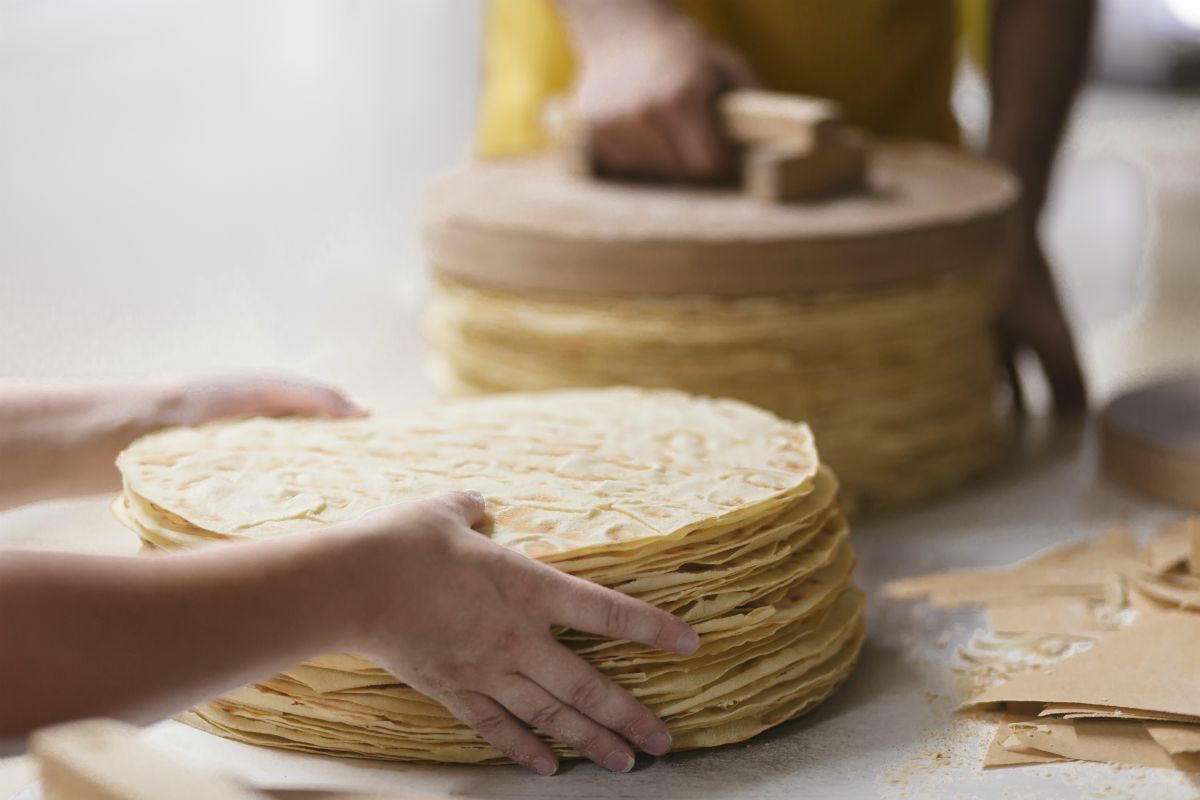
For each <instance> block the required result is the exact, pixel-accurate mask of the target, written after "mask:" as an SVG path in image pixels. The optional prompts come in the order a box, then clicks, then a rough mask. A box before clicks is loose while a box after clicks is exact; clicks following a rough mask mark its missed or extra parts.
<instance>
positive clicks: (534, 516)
mask: <svg viewBox="0 0 1200 800" xmlns="http://www.w3.org/2000/svg"><path fill="white" fill-rule="evenodd" d="M117 466H118V467H119V468H120V470H121V474H122V476H123V478H124V481H125V486H126V490H127V491H129V492H133V493H134V494H136V495H138V496H139V497H141V498H144V499H145V500H146V501H149V502H150V503H153V504H155V505H156V506H158V507H160V508H162V509H163V510H165V511H167V512H169V513H172V514H176V515H178V516H179V517H181V518H183V519H184V520H186V521H187V522H189V523H191V524H193V525H195V526H197V527H200V528H203V529H205V530H208V531H213V532H216V533H219V534H224V535H228V536H234V537H239V538H241V537H244V538H259V537H264V536H271V535H274V534H279V533H284V532H291V531H297V530H304V529H306V528H313V527H318V526H323V525H328V524H332V523H338V522H345V521H348V520H352V519H356V518H358V517H360V516H361V515H362V514H364V513H366V512H368V511H370V510H371V509H374V508H378V507H380V506H386V505H389V504H392V503H396V502H400V501H404V500H411V499H415V498H419V497H427V496H430V495H434V494H437V493H439V492H443V491H447V490H451V489H476V490H478V491H480V492H482V493H483V495H484V497H485V498H486V499H487V510H488V519H487V520H486V521H485V523H484V525H482V526H481V530H482V531H483V532H484V533H487V534H488V535H490V536H491V537H492V538H493V539H495V540H496V541H498V542H499V543H500V544H502V545H504V546H506V547H508V548H510V549H513V550H517V551H518V552H522V553H525V554H526V555H529V556H532V557H535V558H541V559H544V560H548V561H556V560H560V559H562V558H566V557H574V556H579V555H581V554H585V553H588V552H595V551H599V550H609V551H611V550H621V549H625V548H636V547H637V546H638V544H639V543H642V544H644V543H645V542H646V541H648V540H650V539H653V538H658V537H682V536H684V535H685V534H687V533H688V532H690V531H694V530H697V529H700V528H707V527H711V526H713V525H728V524H731V523H740V522H742V521H747V520H753V519H755V518H756V516H758V515H761V514H764V513H770V512H772V511H774V512H775V513H778V510H779V508H780V507H781V503H785V502H793V501H795V500H798V499H800V498H801V497H803V496H804V495H805V494H807V493H808V492H810V491H811V490H812V487H813V482H814V476H815V475H816V471H817V466H818V458H817V452H816V449H815V447H814V445H813V440H812V435H811V434H810V432H809V430H808V428H807V426H805V425H803V424H797V423H791V422H787V421H784V420H781V419H779V418H778V417H776V416H774V415H773V414H770V413H768V412H766V411H762V410H760V409H757V408H755V407H753V406H750V405H747V404H745V403H740V402H737V401H733V400H714V399H709V398H698V397H692V396H690V395H687V394H683V393H681V392H675V391H649V390H641V389H629V388H615V389H596V390H576V391H558V392H544V393H536V394H509V395H496V396H491V397H486V398H483V399H479V400H470V401H465V402H459V403H452V404H448V405H444V406H441V407H439V408H433V409H429V410H426V411H423V412H420V413H418V414H414V415H411V416H408V417H403V418H397V419H351V420H297V419H288V420H274V419H251V420H244V421H239V422H223V423H214V424H210V425H206V426H203V427H199V428H177V429H173V430H168V431H163V432H160V433H156V434H152V435H150V436H147V437H145V438H142V439H140V440H138V441H137V442H135V443H134V444H133V445H131V446H130V447H129V448H128V449H127V450H126V451H125V452H123V453H122V454H121V455H120V457H119V458H118V460H117Z"/></svg>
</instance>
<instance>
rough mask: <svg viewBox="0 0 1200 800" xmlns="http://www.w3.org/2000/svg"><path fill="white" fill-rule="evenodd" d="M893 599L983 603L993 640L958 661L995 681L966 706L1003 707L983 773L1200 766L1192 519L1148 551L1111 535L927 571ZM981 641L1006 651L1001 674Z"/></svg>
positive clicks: (1198, 620) (1198, 554) (1199, 561)
mask: <svg viewBox="0 0 1200 800" xmlns="http://www.w3.org/2000/svg"><path fill="white" fill-rule="evenodd" d="M887 591H888V593H889V594H891V595H892V596H894V597H899V598H915V597H926V598H928V599H930V600H931V601H932V602H933V603H935V604H937V605H940V606H944V607H957V606H969V605H982V606H985V607H986V608H987V619H988V626H989V628H990V631H989V633H988V634H986V635H985V636H984V637H980V636H978V635H977V636H976V639H975V640H973V641H972V643H971V644H970V645H968V647H967V648H965V649H964V653H963V654H964V656H965V657H966V658H967V659H968V661H975V662H977V663H981V664H982V666H983V667H984V668H986V669H987V670H988V673H990V674H985V678H987V679H986V680H985V681H983V682H984V683H985V685H986V684H992V685H986V688H984V689H983V691H981V692H978V693H976V694H975V695H974V696H973V697H972V698H971V699H970V700H969V703H968V704H969V705H971V706H990V705H996V704H1003V706H1004V707H1005V715H1004V716H1003V718H1002V719H1001V720H1000V723H999V726H998V728H997V730H996V733H995V736H994V737H993V739H992V742H991V745H990V747H989V748H988V750H987V753H986V754H985V756H984V766H986V767H1000V766H1014V765H1022V764H1042V763H1046V762H1049V761H1063V760H1079V761H1100V762H1108V763H1115V764H1126V765H1133V766H1149V767H1163V768H1168V769H1178V770H1184V771H1188V772H1200V615H1198V614H1197V613H1196V612H1197V611H1198V610H1200V520H1197V519H1190V520H1183V521H1179V522H1173V523H1170V524H1167V525H1164V526H1163V527H1162V528H1161V529H1160V530H1159V531H1158V532H1157V534H1156V535H1155V536H1153V537H1152V538H1151V539H1150V541H1149V543H1148V544H1147V545H1145V546H1143V545H1141V544H1140V543H1139V542H1138V540H1137V539H1136V538H1135V537H1134V536H1133V534H1132V532H1131V531H1129V530H1126V529H1115V530H1113V531H1111V532H1109V533H1108V534H1106V535H1104V536H1102V537H1100V538H1097V539H1092V540H1086V541H1081V542H1072V543H1070V544H1066V545H1061V546H1058V547H1054V548H1051V549H1049V550H1047V551H1044V552H1042V553H1038V554H1036V555H1035V556H1033V557H1031V558H1029V559H1026V560H1025V561H1022V562H1020V563H1018V564H1015V565H1012V566H1010V567H1004V568H1000V569H974V570H954V571H950V572H943V573H936V574H932V575H922V576H917V577H914V578H908V579H905V580H901V581H897V582H895V583H892V584H890V585H889V586H888V587H887ZM980 642H982V645H981V644H980ZM983 647H986V648H987V649H988V650H990V651H991V652H992V653H1001V654H1002V655H1003V660H1002V661H999V662H995V663H999V664H1001V665H1002V668H1001V669H999V670H995V669H992V668H991V667H990V666H989V662H990V661H991V659H990V658H989V659H986V660H982V661H980V655H979V654H980V653H981V651H982V649H983ZM1046 655H1049V656H1051V657H1049V658H1042V657H1040V656H1046ZM1031 656H1032V658H1031ZM993 678H999V680H992V679H993Z"/></svg>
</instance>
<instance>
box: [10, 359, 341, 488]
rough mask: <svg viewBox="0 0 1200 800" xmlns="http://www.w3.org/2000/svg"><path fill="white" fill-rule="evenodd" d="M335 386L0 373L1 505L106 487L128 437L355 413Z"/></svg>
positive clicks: (114, 480)
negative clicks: (232, 420)
mask: <svg viewBox="0 0 1200 800" xmlns="http://www.w3.org/2000/svg"><path fill="white" fill-rule="evenodd" d="M361 413H362V410H361V409H360V408H358V407H357V406H356V405H354V404H353V403H351V402H350V401H348V400H347V399H346V398H345V397H343V396H342V395H341V394H339V393H338V392H337V391H335V390H333V389H330V388H328V387H325V386H319V385H317V384H313V383H307V382H302V381H294V380H287V379H272V378H255V377H231V378H218V379H213V380H200V381H191V382H177V383H169V382H142V383H107V384H92V385H85V384H58V383H43V382H36V381H17V380H0V509H4V508H8V507H11V506H15V505H20V504H22V503H30V502H34V501H37V500H46V499H50V498H53V497H70V496H74V495H82V494H91V493H96V492H102V491H107V490H112V489H115V488H117V487H118V486H119V485H120V477H119V476H118V474H117V470H116V468H115V467H114V466H113V461H114V460H115V459H116V457H117V454H118V453H119V452H120V451H121V450H122V449H124V448H125V447H126V446H127V445H128V444H129V443H130V442H132V441H133V440H134V439H136V438H137V437H139V436H142V435H143V434H146V433H150V432H151V431H154V430H157V429H159V428H165V427H169V426H171V425H196V424H199V423H202V422H206V421H208V420H211V419H218V418H221V417H232V416H251V415H264V416H287V415H293V414H296V415H306V416H352V415H356V414H361Z"/></svg>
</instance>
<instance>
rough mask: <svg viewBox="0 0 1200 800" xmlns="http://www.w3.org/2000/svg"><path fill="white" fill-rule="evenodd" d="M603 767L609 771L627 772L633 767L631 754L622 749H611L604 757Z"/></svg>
mask: <svg viewBox="0 0 1200 800" xmlns="http://www.w3.org/2000/svg"><path fill="white" fill-rule="evenodd" d="M604 768H605V769H606V770H608V771H609V772H629V770H631V769H633V756H631V755H629V753H626V752H625V751H623V750H613V751H612V752H611V753H609V754H608V755H606V756H605V757H604Z"/></svg>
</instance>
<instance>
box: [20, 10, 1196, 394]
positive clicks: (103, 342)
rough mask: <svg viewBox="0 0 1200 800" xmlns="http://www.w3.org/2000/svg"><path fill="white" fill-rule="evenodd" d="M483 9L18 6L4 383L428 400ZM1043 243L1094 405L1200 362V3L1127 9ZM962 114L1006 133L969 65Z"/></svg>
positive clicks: (968, 122) (1103, 47) (1110, 33)
mask: <svg viewBox="0 0 1200 800" xmlns="http://www.w3.org/2000/svg"><path fill="white" fill-rule="evenodd" d="M484 12H485V6H484V4H483V3H482V2H480V1H479V0H408V1H407V2H392V1H389V0H353V1H352V2H334V1H333V0H236V1H234V0H172V1H171V2H169V3H164V2H161V1H160V0H108V2H105V3H94V2H90V1H89V0H4V2H2V3H0V342H2V345H0V374H3V375H23V376H30V377H100V376H114V377H115V376H144V375H160V374H185V373H186V374H193V373H198V372H213V371H224V370H228V369H235V370H240V369H260V368H270V369H286V370H293V371H298V372H304V373H309V374H313V375H316V376H318V377H321V378H324V379H327V380H332V381H335V382H338V383H341V384H343V385H346V386H348V387H349V388H350V390H351V391H352V392H353V393H355V394H356V395H358V396H360V397H362V398H363V399H365V400H367V401H368V402H370V403H372V404H373V405H375V406H376V407H382V408H388V407H391V406H400V405H409V404H412V403H415V402H420V401H422V400H424V399H426V398H427V397H428V396H429V394H428V389H427V388H426V386H425V383H424V380H423V378H422V375H421V372H420V363H421V355H420V347H419V345H420V320H419V316H420V310H421V307H422V297H423V292H424V270H423V264H422V259H421V254H420V248H419V239H418V224H417V218H418V217H417V213H418V207H419V198H420V191H421V186H422V184H423V182H424V181H425V180H426V179H427V178H428V177H429V176H430V175H432V174H434V173H435V172H437V171H438V170H440V169H443V168H445V167H447V166H449V165H450V164H452V163H454V162H455V161H457V160H460V159H462V158H465V157H467V156H468V155H469V139H470V129H471V122H472V118H473V105H474V99H475V88H476V82H477V73H478V69H479V55H478V43H479V37H480V29H481V23H482V18H483V14H484ZM1098 35H1099V41H1098V44H1097V48H1096V59H1097V64H1096V69H1095V74H1096V76H1097V77H1096V79H1095V80H1093V82H1092V84H1091V86H1090V87H1089V89H1088V90H1087V91H1086V93H1085V95H1084V96H1083V98H1082V100H1081V102H1080V104H1079V106H1078V108H1077V114H1076V117H1075V119H1074V122H1073V125H1072V128H1071V132H1070V135H1069V140H1068V142H1067V143H1066V146H1065V148H1064V150H1063V152H1062V155H1061V158H1060V162H1059V169H1058V174H1057V182H1056V187H1055V190H1054V193H1053V195H1052V197H1051V203H1050V209H1049V213H1048V215H1047V218H1046V227H1045V229H1044V235H1045V238H1046V241H1047V245H1048V250H1049V252H1050V254H1051V255H1052V259H1053V261H1054V263H1055V265H1056V266H1057V268H1058V270H1059V275H1060V279H1061V281H1062V282H1063V284H1064V288H1065V292H1066V298H1067V303H1068V306H1069V309H1070V312H1071V314H1072V316H1073V318H1074V319H1075V321H1076V323H1077V325H1078V326H1080V328H1081V329H1082V336H1081V344H1082V347H1083V350H1084V357H1085V359H1086V361H1087V366H1088V367H1089V372H1090V374H1091V376H1092V378H1093V390H1094V396H1095V398H1103V397H1105V396H1106V395H1107V394H1109V392H1110V391H1111V390H1112V389H1113V388H1115V387H1116V386H1117V385H1119V384H1122V383H1124V382H1125V381H1126V380H1128V379H1131V378H1135V377H1138V376H1140V375H1143V374H1150V373H1158V372H1161V371H1169V370H1173V369H1175V368H1177V367H1179V366H1181V365H1182V364H1185V363H1190V364H1193V365H1195V364H1197V363H1198V362H1200V346H1198V345H1200V319H1197V317H1200V315H1197V314H1196V313H1195V311H1194V310H1195V309H1197V308H1200V265H1197V260H1198V259H1200V256H1198V255H1197V254H1200V224H1198V223H1200V136H1198V134H1200V95H1198V94H1197V93H1196V92H1195V90H1194V89H1191V88H1188V87H1189V85H1190V84H1192V83H1193V82H1194V81H1195V79H1196V77H1197V74H1198V73H1200V69H1198V65H1200V0H1106V2H1104V3H1103V11H1102V17H1101V23H1100V25H1099V30H1098ZM955 105H956V109H957V110H958V113H959V115H960V117H961V119H962V121H963V124H964V126H965V128H966V130H967V132H968V134H972V133H974V134H975V135H978V134H979V133H980V132H982V131H983V130H984V126H985V125H986V108H987V97H986V86H985V84H984V82H983V81H982V80H981V79H980V78H979V76H978V75H977V74H975V73H974V72H973V71H972V69H971V68H970V67H969V66H966V65H964V68H963V70H962V75H961V78H960V80H959V85H958V89H957V90H956V97H955Z"/></svg>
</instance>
